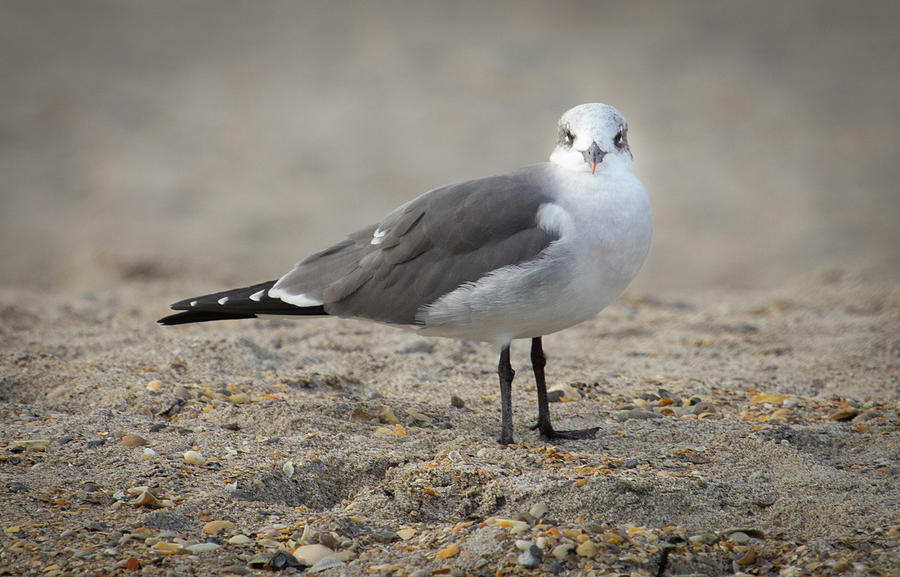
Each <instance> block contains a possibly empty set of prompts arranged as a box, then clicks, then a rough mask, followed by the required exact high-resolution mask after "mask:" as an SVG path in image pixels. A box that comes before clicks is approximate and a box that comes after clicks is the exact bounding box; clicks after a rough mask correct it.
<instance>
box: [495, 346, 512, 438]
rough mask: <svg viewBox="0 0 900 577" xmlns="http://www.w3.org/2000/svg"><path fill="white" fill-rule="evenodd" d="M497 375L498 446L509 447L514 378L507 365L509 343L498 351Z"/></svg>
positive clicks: (509, 366) (510, 368) (510, 366)
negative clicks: (498, 402)
mask: <svg viewBox="0 0 900 577" xmlns="http://www.w3.org/2000/svg"><path fill="white" fill-rule="evenodd" d="M497 375H499V377H500V444H501V445H509V444H511V443H512V442H513V422H512V382H513V377H515V376H516V372H515V371H514V370H513V368H512V365H511V364H510V363H509V343H507V344H506V346H504V347H503V350H501V351H500V366H499V367H498V368H497Z"/></svg>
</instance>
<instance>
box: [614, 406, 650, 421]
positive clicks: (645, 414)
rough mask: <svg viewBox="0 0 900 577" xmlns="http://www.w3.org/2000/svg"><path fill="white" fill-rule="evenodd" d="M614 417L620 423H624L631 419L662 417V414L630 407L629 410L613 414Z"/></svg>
mask: <svg viewBox="0 0 900 577" xmlns="http://www.w3.org/2000/svg"><path fill="white" fill-rule="evenodd" d="M613 418H614V419H615V420H617V421H619V422H620V423H623V422H625V421H627V420H629V419H636V420H644V419H661V418H662V415H660V414H659V413H654V412H653V411H645V410H643V409H629V410H627V411H622V412H620V413H617V414H616V415H614V416H613Z"/></svg>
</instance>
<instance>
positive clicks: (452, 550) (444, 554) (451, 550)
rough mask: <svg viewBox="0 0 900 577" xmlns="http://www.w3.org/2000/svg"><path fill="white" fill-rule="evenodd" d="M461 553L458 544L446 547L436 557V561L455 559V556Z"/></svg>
mask: <svg viewBox="0 0 900 577" xmlns="http://www.w3.org/2000/svg"><path fill="white" fill-rule="evenodd" d="M458 553H459V545H457V544H456V543H451V544H450V545H448V546H446V547H444V548H443V549H441V550H440V551H438V552H437V554H436V555H435V556H434V558H435V559H447V558H448V557H453V556H454V555H456V554H458Z"/></svg>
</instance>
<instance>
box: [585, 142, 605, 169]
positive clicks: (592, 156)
mask: <svg viewBox="0 0 900 577" xmlns="http://www.w3.org/2000/svg"><path fill="white" fill-rule="evenodd" d="M581 154H583V155H584V161H585V162H590V163H591V174H593V173H594V171H595V170H597V165H598V164H600V163H601V162H603V157H604V156H606V151H605V150H600V145H599V144H597V141H596V140H595V141H594V142H592V143H591V145H590V146H589V147H588V149H587V150H585V151H584V152H582V153H581Z"/></svg>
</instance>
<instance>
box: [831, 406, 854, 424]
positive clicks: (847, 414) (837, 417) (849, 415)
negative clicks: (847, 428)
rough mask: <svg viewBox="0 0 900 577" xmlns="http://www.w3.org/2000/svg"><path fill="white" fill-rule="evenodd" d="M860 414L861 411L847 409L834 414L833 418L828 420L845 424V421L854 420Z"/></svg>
mask: <svg viewBox="0 0 900 577" xmlns="http://www.w3.org/2000/svg"><path fill="white" fill-rule="evenodd" d="M858 414H859V409H853V408H847V409H841V410H839V411H836V412H834V413H832V414H831V416H830V417H828V418H829V419H831V420H832V421H840V422H844V421H851V420H853V418H854V417H856V415H858Z"/></svg>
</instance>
